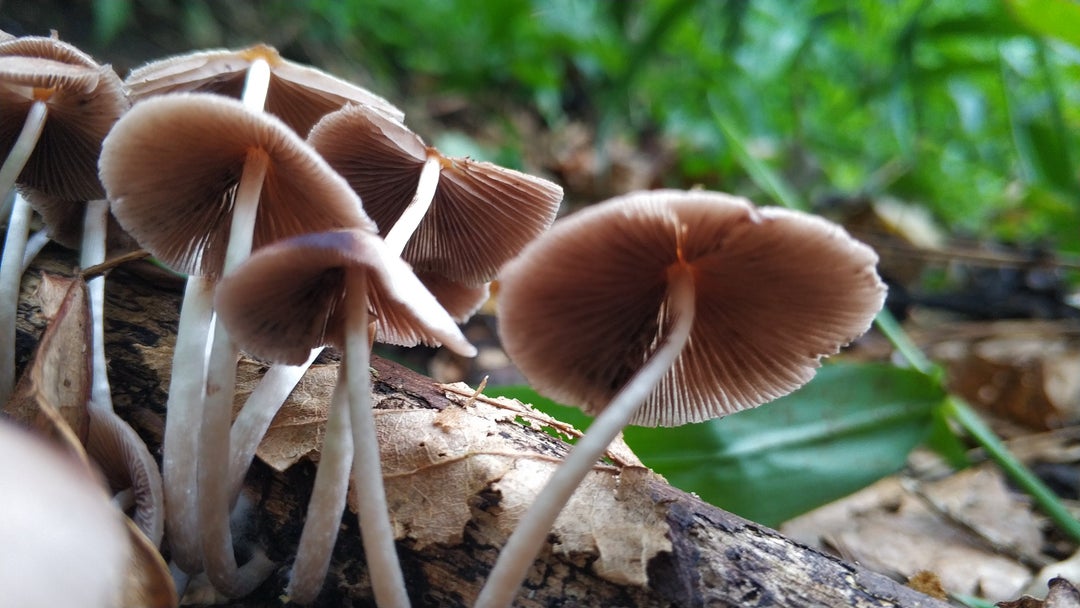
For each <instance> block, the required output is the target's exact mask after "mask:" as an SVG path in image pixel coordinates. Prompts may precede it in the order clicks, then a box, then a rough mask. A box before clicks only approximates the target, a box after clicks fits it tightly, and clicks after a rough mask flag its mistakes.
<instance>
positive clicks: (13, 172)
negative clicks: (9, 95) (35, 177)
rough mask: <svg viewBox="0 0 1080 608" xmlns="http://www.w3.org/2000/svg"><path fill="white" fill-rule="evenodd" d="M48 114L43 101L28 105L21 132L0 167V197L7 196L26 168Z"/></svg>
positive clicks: (47, 107) (47, 108)
mask: <svg viewBox="0 0 1080 608" xmlns="http://www.w3.org/2000/svg"><path fill="white" fill-rule="evenodd" d="M48 113H49V106H48V104H46V103H45V102H44V101H41V100H38V101H35V102H34V103H33V104H31V105H30V110H29V111H28V112H27V114H26V120H25V121H24V122H23V128H22V131H20V132H19V137H18V138H17V139H16V140H15V144H14V145H12V146H11V151H10V152H8V155H7V158H6V159H4V164H3V165H0V196H7V193H8V192H9V191H11V188H12V187H13V186H14V185H15V180H16V179H18V178H19V174H20V173H22V170H23V167H25V166H26V161H28V160H30V154H31V153H32V152H33V151H34V148H35V147H36V146H37V142H38V139H39V138H40V137H41V130H42V129H44V128H45V117H46V116H47V115H48Z"/></svg>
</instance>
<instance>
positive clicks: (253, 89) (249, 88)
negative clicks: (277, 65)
mask: <svg viewBox="0 0 1080 608" xmlns="http://www.w3.org/2000/svg"><path fill="white" fill-rule="evenodd" d="M269 90H270V64H269V63H267V62H266V60H265V59H262V58H259V59H256V60H255V61H253V62H252V63H251V67H249V68H248V73H247V78H245V79H244V92H243V94H242V95H241V97H240V100H241V102H243V104H244V107H245V108H247V109H248V110H250V111H252V112H262V111H263V107H264V106H265V105H266V93H267V92H268V91H269Z"/></svg>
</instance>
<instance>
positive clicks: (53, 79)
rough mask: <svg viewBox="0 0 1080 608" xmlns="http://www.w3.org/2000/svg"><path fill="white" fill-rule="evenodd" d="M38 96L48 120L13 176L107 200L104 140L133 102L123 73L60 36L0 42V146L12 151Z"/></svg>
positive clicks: (66, 195)
mask: <svg viewBox="0 0 1080 608" xmlns="http://www.w3.org/2000/svg"><path fill="white" fill-rule="evenodd" d="M39 100H40V101H45V103H46V104H47V106H48V114H47V117H46V119H45V125H44V127H43V129H42V131H41V136H40V137H39V139H38V142H37V145H36V146H35V147H34V151H33V153H31V155H30V158H29V159H28V160H27V163H26V166H25V167H24V168H23V170H22V173H20V174H19V178H18V179H17V180H16V182H17V183H18V184H20V185H23V186H29V187H32V188H36V189H39V190H42V191H44V192H47V193H49V194H51V195H53V196H56V197H59V198H61V199H65V200H86V199H95V198H103V197H104V196H105V190H104V189H103V188H102V186H101V182H100V181H98V176H97V161H98V156H99V155H100V153H101V142H102V140H103V139H104V138H105V135H106V134H107V133H108V132H109V129H110V128H112V126H113V124H114V123H115V122H116V120H117V119H118V118H119V117H120V115H121V114H123V113H124V112H125V111H126V110H127V109H128V106H129V104H128V100H127V97H126V95H125V94H124V90H123V85H122V83H121V82H120V77H119V76H117V75H116V73H115V72H113V70H112V68H110V67H109V66H102V65H98V64H97V63H95V62H94V61H93V59H91V58H90V56H89V55H86V54H85V53H83V52H82V51H79V50H78V49H77V48H75V47H73V46H71V45H70V44H66V43H63V42H60V41H59V40H55V39H52V38H39V37H29V38H15V39H12V40H8V41H6V42H0V152H3V153H4V154H5V155H6V154H7V153H8V152H10V150H11V148H12V146H13V145H14V144H15V140H16V139H17V138H18V137H19V133H20V132H21V131H22V128H23V124H24V123H25V121H26V116H27V113H28V112H29V111H30V106H31V105H32V104H33V103H34V102H35V101H39Z"/></svg>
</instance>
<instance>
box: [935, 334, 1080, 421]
mask: <svg viewBox="0 0 1080 608" xmlns="http://www.w3.org/2000/svg"><path fill="white" fill-rule="evenodd" d="M1077 334H1078V328H1077V326H1076V324H1075V323H1074V322H1049V321H995V322H993V323H974V322H973V323H954V324H953V326H952V327H951V328H950V329H949V330H947V331H946V333H944V334H940V335H941V336H943V338H938V340H937V342H936V343H935V344H933V345H931V346H930V348H929V352H930V354H932V356H933V357H934V358H935V359H936V360H939V361H942V362H944V363H945V364H946V367H947V369H948V375H949V388H950V389H951V390H953V391H954V392H956V393H958V394H960V395H961V396H963V397H964V398H966V399H967V400H969V401H970V402H972V403H974V404H976V405H978V406H980V407H982V408H984V409H986V410H987V411H991V412H994V413H996V414H997V415H999V416H1002V417H1005V418H1009V419H1011V420H1014V421H1016V422H1020V423H1022V424H1024V425H1027V426H1029V427H1032V428H1037V429H1049V428H1055V427H1059V426H1062V425H1064V424H1067V423H1069V422H1073V421H1077V420H1080V339H1078V335H1077Z"/></svg>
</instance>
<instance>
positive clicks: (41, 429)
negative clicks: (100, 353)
mask: <svg viewBox="0 0 1080 608" xmlns="http://www.w3.org/2000/svg"><path fill="white" fill-rule="evenodd" d="M41 286H42V288H41V289H40V290H39V297H40V298H41V305H42V308H43V309H45V310H47V311H49V312H52V313H53V314H52V320H51V321H50V322H49V325H48V326H47V327H46V328H45V331H44V332H43V333H42V336H41V340H40V341H39V342H38V345H37V349H36V350H35V351H34V356H33V357H32V358H31V360H30V362H29V363H28V364H27V366H26V370H25V371H24V372H23V375H22V377H21V378H20V379H19V383H18V384H17V385H16V387H15V393H14V395H12V397H11V400H10V401H9V402H8V403H7V404H6V405H5V406H4V407H3V412H4V413H5V414H7V415H8V416H10V417H11V418H12V419H14V420H16V421H18V422H20V423H21V424H23V425H25V426H28V427H30V428H32V429H35V431H37V432H38V433H40V434H42V435H43V436H46V437H49V438H50V439H52V440H54V441H58V442H59V443H60V444H61V445H65V446H66V447H67V448H68V449H69V450H70V451H72V452H73V453H75V454H76V455H78V457H79V458H80V459H82V460H83V461H84V462H85V461H86V454H85V453H84V452H83V449H82V442H83V441H84V440H85V439H86V435H87V431H88V428H89V423H90V417H89V412H88V410H87V403H88V401H89V400H90V378H91V367H90V366H91V364H90V309H89V304H88V302H87V297H88V296H87V291H86V283H84V282H83V281H82V280H80V279H64V278H58V277H53V276H50V275H44V276H43V278H42V282H41Z"/></svg>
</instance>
